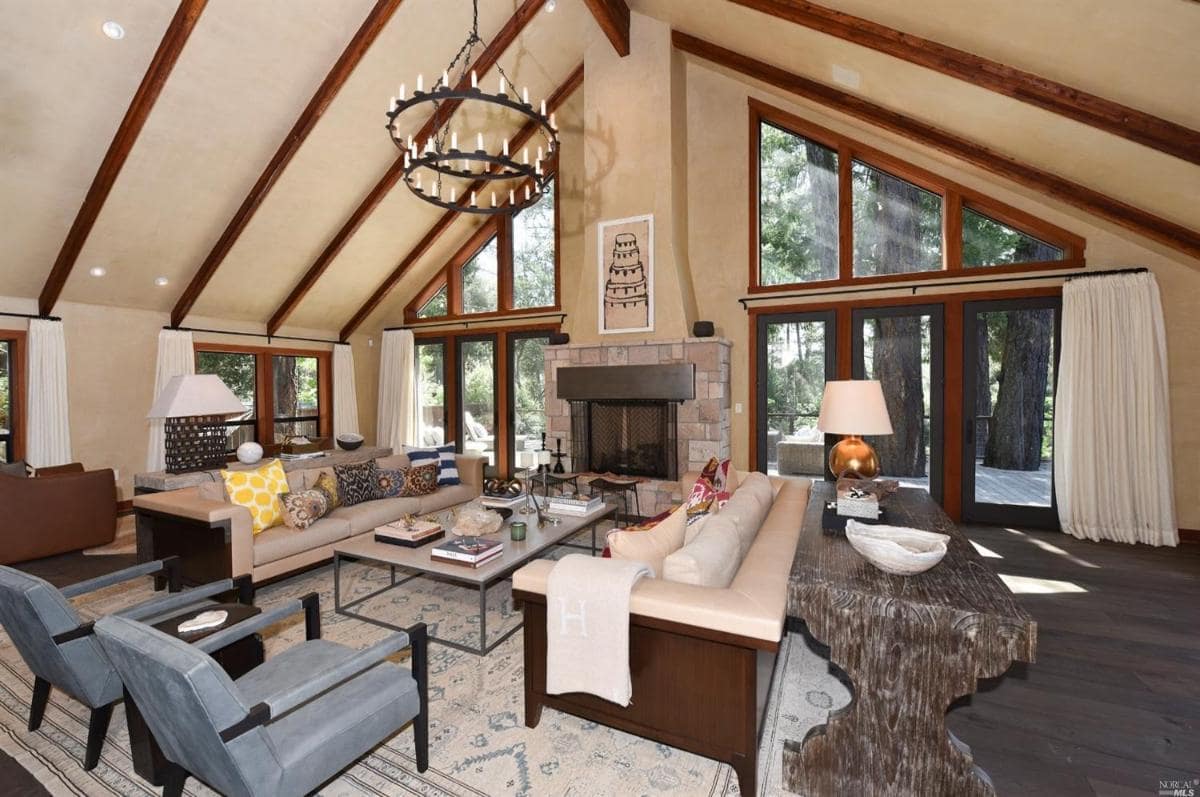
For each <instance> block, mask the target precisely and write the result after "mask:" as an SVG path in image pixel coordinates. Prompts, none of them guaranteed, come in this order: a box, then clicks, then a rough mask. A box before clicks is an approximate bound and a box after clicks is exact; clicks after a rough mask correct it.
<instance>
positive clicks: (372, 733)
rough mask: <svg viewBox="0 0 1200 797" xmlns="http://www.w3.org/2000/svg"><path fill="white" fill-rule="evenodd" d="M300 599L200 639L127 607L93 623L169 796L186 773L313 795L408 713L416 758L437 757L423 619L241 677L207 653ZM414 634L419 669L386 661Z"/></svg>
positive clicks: (310, 645) (298, 605)
mask: <svg viewBox="0 0 1200 797" xmlns="http://www.w3.org/2000/svg"><path fill="white" fill-rule="evenodd" d="M303 609H304V604H303V603H302V602H301V601H292V602H290V603H289V604H287V605H284V606H282V607H280V608H277V609H274V610H272V611H269V612H265V613H263V614H261V615H258V616H257V617H254V618H252V619H250V620H247V621H245V622H243V623H239V624H238V625H236V626H233V627H232V628H228V629H226V630H224V631H219V632H217V633H215V634H213V635H211V636H209V637H206V638H205V639H203V640H201V641H200V642H198V643H196V644H194V645H189V644H187V643H186V642H183V641H181V640H178V639H175V638H173V637H171V636H169V635H167V634H163V633H161V632H159V631H157V630H156V629H154V628H152V627H150V626H148V625H145V624H143V623H139V622H136V621H133V620H130V619H129V618H126V617H119V616H112V617H105V618H103V619H101V620H99V621H98V622H97V623H96V636H97V638H98V639H99V640H100V644H101V646H102V647H103V649H104V651H105V653H106V654H107V655H108V657H109V658H110V659H111V660H112V663H113V666H114V667H116V670H117V672H118V673H120V676H121V678H122V680H124V682H125V685H126V688H127V689H128V690H129V692H130V694H131V695H132V696H133V698H134V700H135V701H137V704H138V708H139V709H140V710H141V712H142V715H143V717H144V718H145V720H146V724H147V725H148V726H149V727H150V730H151V731H152V732H153V733H154V737H155V739H156V740H157V741H158V743H159V745H160V746H161V747H162V750H163V753H164V755H165V756H166V758H167V759H168V760H169V761H170V762H171V764H172V767H173V770H172V772H170V773H169V774H168V777H167V782H166V784H165V786H164V789H163V795H164V797H167V796H168V795H180V794H182V793H183V785H184V782H185V781H186V779H187V777H188V776H189V775H191V776H193V777H196V778H198V779H199V780H201V781H203V782H205V783H206V784H208V785H209V786H211V787H212V788H214V789H216V790H218V791H220V792H221V793H222V794H226V795H230V797H255V796H257V795H272V796H273V797H274V796H275V795H291V794H295V795H302V794H307V793H309V792H312V791H314V790H316V789H318V788H319V787H320V786H321V785H322V784H324V783H325V782H327V781H328V780H330V779H332V778H333V777H335V776H336V775H337V774H338V773H339V772H341V771H342V770H343V769H345V768H346V767H348V766H350V765H351V764H353V763H354V762H355V761H357V760H358V759H359V758H361V757H362V756H363V755H365V754H366V753H368V752H370V751H371V750H372V749H374V748H375V747H376V746H377V745H378V744H379V743H381V742H382V741H384V740H385V739H387V738H389V737H390V736H392V735H393V734H395V733H396V732H397V731H399V730H400V729H401V728H402V727H403V726H404V725H406V724H407V723H408V722H409V721H412V723H413V732H414V735H415V737H416V738H415V741H416V749H417V769H418V770H420V771H422V772H424V771H425V770H426V769H427V768H428V767H429V753H428V748H429V725H428V703H427V696H426V693H427V689H426V685H427V681H426V672H427V664H426V656H427V647H426V645H427V640H426V632H425V626H424V624H421V623H418V624H417V625H415V626H413V627H412V628H410V629H409V630H408V632H407V633H397V634H394V635H392V636H390V637H388V638H387V639H384V640H383V641H381V642H379V643H377V644H375V645H373V646H371V647H369V648H367V649H365V650H362V651H356V650H354V649H352V648H347V647H345V646H342V645H338V644H335V643H332V642H328V641H325V640H322V639H311V640H309V641H306V642H303V643H301V644H299V645H296V646H294V647H292V648H289V649H288V650H286V651H284V652H283V653H280V654H279V655H277V656H274V657H272V658H270V659H268V660H267V661H266V663H264V664H262V665H261V666H259V667H257V668H255V669H254V670H251V671H250V672H249V673H247V674H246V675H244V676H242V677H241V678H239V679H238V680H237V681H236V682H235V681H233V680H231V679H230V678H229V676H228V675H226V673H225V672H224V671H223V670H222V669H221V668H220V666H218V665H217V663H216V662H215V661H213V659H212V658H211V657H210V656H208V655H207V652H211V651H215V650H219V649H221V648H223V647H225V646H227V645H229V644H230V643H232V642H234V641H236V640H238V639H241V638H243V637H245V636H247V635H249V634H253V633H255V632H257V631H260V630H262V629H263V628H266V627H267V626H270V625H273V624H275V623H278V622H280V621H281V620H283V619H284V618H285V617H287V616H288V615H290V614H293V613H295V612H299V611H303ZM410 645H411V647H412V670H411V673H410V671H408V670H405V669H403V668H401V667H398V666H396V665H395V664H392V663H390V662H387V661H385V658H386V657H387V656H390V655H392V654H394V653H396V652H398V651H400V650H402V649H404V648H406V647H409V646H410Z"/></svg>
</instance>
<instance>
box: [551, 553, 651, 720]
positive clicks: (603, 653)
mask: <svg viewBox="0 0 1200 797" xmlns="http://www.w3.org/2000/svg"><path fill="white" fill-rule="evenodd" d="M642 576H653V573H652V572H651V571H650V568H649V567H647V566H646V565H644V564H642V563H641V562H632V561H623V560H620V559H598V558H593V557H591V556H583V555H581V554H571V555H570V556H564V557H563V558H562V559H561V560H560V561H559V562H558V564H556V565H555V566H554V569H553V570H551V571H550V578H549V579H548V580H547V582H546V693H547V694H551V695H560V694H564V693H566V692H587V693H588V694H592V695H596V696H597V697H601V698H604V699H605V700H611V701H612V702H614V703H616V704H617V705H620V706H628V705H629V699H630V697H631V696H632V695H633V682H632V680H631V679H630V675H629V593H630V592H631V591H632V590H633V585H634V583H635V582H636V581H637V580H638V579H639V578H641V577H642Z"/></svg>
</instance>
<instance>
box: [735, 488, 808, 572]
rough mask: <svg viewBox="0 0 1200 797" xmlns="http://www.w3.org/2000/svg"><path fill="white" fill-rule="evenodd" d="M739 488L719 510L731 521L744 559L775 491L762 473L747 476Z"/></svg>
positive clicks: (768, 510)
mask: <svg viewBox="0 0 1200 797" xmlns="http://www.w3.org/2000/svg"><path fill="white" fill-rule="evenodd" d="M740 488H741V489H739V490H738V491H737V492H736V493H735V494H734V495H733V496H732V497H731V498H730V499H729V502H728V503H726V504H725V506H723V507H722V508H721V515H723V516H725V517H726V518H727V519H730V520H732V521H733V523H734V526H735V528H736V529H737V535H738V541H739V543H740V549H741V552H740V555H741V556H743V557H744V556H745V555H746V552H747V551H749V550H750V546H751V545H753V544H754V538H755V537H756V536H758V530H759V529H760V528H761V527H762V524H763V521H764V520H766V517H767V513H768V512H770V511H771V504H772V502H773V501H774V499H775V491H774V488H772V487H771V480H770V478H769V477H767V476H766V475H764V474H762V473H749V474H747V475H746V478H745V480H744V481H743V482H742V483H741V485H740ZM797 522H799V519H797Z"/></svg>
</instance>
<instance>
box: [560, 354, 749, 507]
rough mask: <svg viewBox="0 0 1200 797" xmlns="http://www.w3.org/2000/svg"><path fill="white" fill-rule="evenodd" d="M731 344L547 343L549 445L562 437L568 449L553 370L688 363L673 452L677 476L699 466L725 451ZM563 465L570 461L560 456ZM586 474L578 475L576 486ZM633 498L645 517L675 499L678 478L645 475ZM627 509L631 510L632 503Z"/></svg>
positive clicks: (567, 411) (564, 411)
mask: <svg viewBox="0 0 1200 797" xmlns="http://www.w3.org/2000/svg"><path fill="white" fill-rule="evenodd" d="M732 345H733V344H732V343H731V342H730V341H728V340H725V339H724V338H682V339H679V338H676V339H667V340H641V341H622V342H620V343H616V342H614V343H571V344H567V345H565V346H547V347H546V438H547V447H549V448H554V446H555V440H556V439H561V440H562V446H563V451H566V452H569V451H570V450H571V443H572V440H571V407H570V403H569V402H567V401H564V400H562V399H560V398H559V397H558V369H559V368H564V367H573V366H583V365H592V366H596V365H665V364H671V363H692V364H694V365H695V366H696V398H695V399H694V400H690V401H684V402H682V403H680V404H679V406H678V408H677V429H676V439H677V443H676V445H677V457H676V461H677V462H678V468H679V475H680V476H682V475H683V474H684V473H686V472H688V471H694V470H700V469H701V468H703V467H704V465H705V464H706V463H707V462H708V460H709V458H710V457H719V458H721V459H725V458H727V457H729V455H730V437H731V433H730V427H731V423H732V420H731V417H730V415H731V411H732V410H731V408H732V402H731V392H730V385H729V382H730V373H729V370H730V353H731V349H732ZM563 464H564V466H565V467H566V468H567V470H571V469H572V463H571V462H570V460H569V459H568V460H566V461H564V463H563ZM587 478H588V477H587V476H583V477H582V478H581V479H580V482H581V486H582V484H583V483H584V482H586V481H587ZM637 492H638V503H639V504H640V506H641V510H642V514H643V515H644V516H647V517H649V516H653V515H656V514H658V513H660V512H664V511H666V510H668V509H670V508H671V506H672V505H673V504H677V503H679V501H681V500H682V497H681V496H680V494H679V482H678V480H675V479H671V480H659V479H647V480H645V481H643V482H641V483H640V484H638V486H637ZM630 508H631V510H632V509H633V507H632V505H631V507H630Z"/></svg>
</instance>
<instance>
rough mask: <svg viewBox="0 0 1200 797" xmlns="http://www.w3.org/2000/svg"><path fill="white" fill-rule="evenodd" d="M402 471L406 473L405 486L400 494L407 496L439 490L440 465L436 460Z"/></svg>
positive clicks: (427, 493)
mask: <svg viewBox="0 0 1200 797" xmlns="http://www.w3.org/2000/svg"><path fill="white" fill-rule="evenodd" d="M400 472H401V473H403V474H404V486H403V487H402V488H401V490H400V495H402V496H404V497H405V498H408V497H411V496H416V495H429V494H430V493H434V492H437V488H438V466H437V463H436V462H431V463H429V464H428V465H416V466H414V467H411V468H406V469H405V470H402V471H400Z"/></svg>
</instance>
